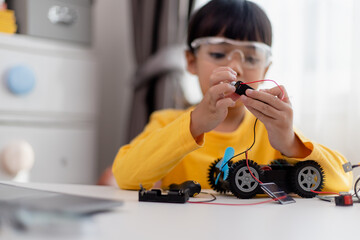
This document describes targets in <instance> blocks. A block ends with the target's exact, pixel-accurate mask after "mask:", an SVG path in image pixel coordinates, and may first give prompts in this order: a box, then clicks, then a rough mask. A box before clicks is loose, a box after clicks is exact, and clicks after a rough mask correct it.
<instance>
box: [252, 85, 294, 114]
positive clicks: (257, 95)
mask: <svg viewBox="0 0 360 240" xmlns="http://www.w3.org/2000/svg"><path fill="white" fill-rule="evenodd" d="M246 96H248V97H250V98H253V99H256V100H258V101H261V102H263V103H266V104H268V105H270V106H272V107H273V108H275V109H277V110H284V109H286V108H287V107H288V103H285V102H283V101H282V100H281V99H279V98H278V96H277V95H273V94H270V93H267V92H265V91H254V90H251V89H248V90H246Z"/></svg>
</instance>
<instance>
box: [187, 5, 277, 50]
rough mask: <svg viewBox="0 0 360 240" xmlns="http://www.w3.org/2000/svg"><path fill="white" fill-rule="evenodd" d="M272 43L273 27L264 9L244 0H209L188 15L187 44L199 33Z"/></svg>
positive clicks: (199, 34)
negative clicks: (190, 15) (189, 16)
mask: <svg viewBox="0 0 360 240" xmlns="http://www.w3.org/2000/svg"><path fill="white" fill-rule="evenodd" d="M219 34H221V35H222V36H224V37H226V38H231V39H237V40H247V41H257V42H263V43H265V44H267V45H269V46H271V44H272V29H271V23H270V20H269V18H268V17H267V15H266V13H265V12H264V11H263V10H262V9H261V8H260V7H259V6H258V5H257V4H255V3H253V2H249V1H246V0H212V1H210V2H208V3H207V4H206V5H204V6H203V7H202V8H200V9H199V10H198V11H196V12H195V13H194V14H193V15H192V17H191V18H190V22H189V26H188V36H187V45H188V47H189V49H190V50H191V51H192V52H193V51H194V49H192V47H191V46H190V44H191V42H192V41H193V40H194V39H196V38H200V37H209V36H217V35H219Z"/></svg>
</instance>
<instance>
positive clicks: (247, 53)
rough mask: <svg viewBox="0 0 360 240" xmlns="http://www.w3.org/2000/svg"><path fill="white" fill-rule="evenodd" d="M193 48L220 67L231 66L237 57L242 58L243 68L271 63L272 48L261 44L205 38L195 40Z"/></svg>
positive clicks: (260, 66) (253, 67)
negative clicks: (231, 62)
mask: <svg viewBox="0 0 360 240" xmlns="http://www.w3.org/2000/svg"><path fill="white" fill-rule="evenodd" d="M191 47H192V48H194V49H195V50H196V52H197V54H203V56H204V57H205V58H206V60H208V61H211V62H213V63H215V64H217V65H219V66H225V65H227V64H229V62H230V61H232V60H233V59H234V58H236V57H237V58H240V60H241V63H242V67H244V68H247V69H258V68H262V67H267V66H269V64H270V62H271V48H270V47H269V46H268V45H266V44H264V43H260V42H249V41H237V40H232V39H227V38H222V37H205V38H198V39H195V40H194V41H193V42H192V43H191ZM200 47H201V49H200Z"/></svg>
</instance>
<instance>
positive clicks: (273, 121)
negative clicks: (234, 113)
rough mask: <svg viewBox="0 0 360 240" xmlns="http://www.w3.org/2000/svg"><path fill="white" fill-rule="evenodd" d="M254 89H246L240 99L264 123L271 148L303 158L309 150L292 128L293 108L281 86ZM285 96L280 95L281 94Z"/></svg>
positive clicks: (287, 154)
mask: <svg viewBox="0 0 360 240" xmlns="http://www.w3.org/2000/svg"><path fill="white" fill-rule="evenodd" d="M280 87H281V88H282V89H283V91H281V90H280V89H279V87H274V88H272V89H267V90H260V91H255V90H251V89H248V90H246V95H242V96H241V97H240V100H241V101H242V102H243V104H244V105H245V106H246V108H247V109H248V110H249V111H250V112H252V114H254V116H255V117H257V118H258V119H259V120H260V121H261V122H262V123H264V125H265V127H266V129H267V131H268V136H269V141H270V144H271V146H272V147H273V148H275V149H276V150H278V151H280V152H281V153H282V154H283V155H285V156H288V157H294V158H295V157H296V158H303V157H306V156H307V155H309V154H310V153H311V151H310V150H309V149H308V148H307V147H306V146H305V145H304V144H303V143H302V141H301V140H300V139H299V138H298V137H297V135H296V134H295V132H294V130H293V110H292V107H291V103H290V101H289V97H288V95H287V92H286V90H285V88H284V87H283V86H280ZM283 93H284V94H285V96H282V94H283Z"/></svg>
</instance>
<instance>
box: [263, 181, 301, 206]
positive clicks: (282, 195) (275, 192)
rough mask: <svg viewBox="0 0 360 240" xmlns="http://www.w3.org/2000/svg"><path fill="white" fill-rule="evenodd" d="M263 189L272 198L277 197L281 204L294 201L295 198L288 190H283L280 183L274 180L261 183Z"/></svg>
mask: <svg viewBox="0 0 360 240" xmlns="http://www.w3.org/2000/svg"><path fill="white" fill-rule="evenodd" d="M260 187H261V189H262V190H263V191H264V192H265V193H266V194H267V195H269V196H270V197H271V198H272V199H276V201H278V202H279V203H281V204H288V203H294V202H295V200H294V199H293V198H292V197H291V196H289V195H288V194H287V193H286V192H284V191H283V190H281V189H280V188H279V186H278V185H276V184H275V183H273V182H269V183H260Z"/></svg>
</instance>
